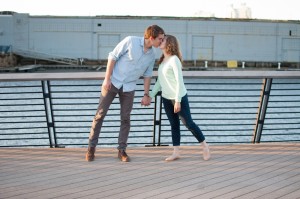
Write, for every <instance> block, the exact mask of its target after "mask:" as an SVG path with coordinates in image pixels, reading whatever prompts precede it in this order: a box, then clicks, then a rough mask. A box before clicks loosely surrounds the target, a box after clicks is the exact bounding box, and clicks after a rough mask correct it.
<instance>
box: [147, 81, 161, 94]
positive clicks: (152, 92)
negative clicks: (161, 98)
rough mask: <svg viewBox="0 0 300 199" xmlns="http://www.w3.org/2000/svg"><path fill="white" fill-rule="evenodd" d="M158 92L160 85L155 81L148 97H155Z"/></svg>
mask: <svg viewBox="0 0 300 199" xmlns="http://www.w3.org/2000/svg"><path fill="white" fill-rule="evenodd" d="M159 91H161V85H160V83H159V79H157V81H156V82H155V84H154V86H153V88H152V90H151V92H150V93H149V96H150V97H151V98H154V97H155V95H156V94H157V93H158V92H159Z"/></svg>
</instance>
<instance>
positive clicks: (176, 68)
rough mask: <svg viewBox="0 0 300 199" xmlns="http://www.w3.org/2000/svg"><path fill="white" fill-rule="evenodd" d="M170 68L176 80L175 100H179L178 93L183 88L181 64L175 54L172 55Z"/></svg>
mask: <svg viewBox="0 0 300 199" xmlns="http://www.w3.org/2000/svg"><path fill="white" fill-rule="evenodd" d="M172 68H173V72H174V78H175V80H176V85H175V88H176V91H175V92H176V93H175V102H181V96H180V93H182V90H183V88H184V82H183V75H182V64H181V62H180V60H179V58H178V57H177V56H174V59H173V61H172Z"/></svg>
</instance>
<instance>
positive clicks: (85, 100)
mask: <svg viewBox="0 0 300 199" xmlns="http://www.w3.org/2000/svg"><path fill="white" fill-rule="evenodd" d="M183 73H184V80H185V84H186V87H187V90H188V96H189V102H190V107H191V113H192V117H193V120H194V121H195V122H196V123H197V124H198V125H199V127H200V128H201V130H202V131H203V133H204V135H205V136H206V140H207V141H208V142H209V143H212V144H225V143H230V144H232V143H260V142H291V141H292V142H298V141H300V103H299V102H300V71H184V72H183ZM155 77H156V72H155V74H154V77H153V79H152V86H153V84H154V83H155ZM103 78H104V73H102V72H85V73H8V74H0V94H1V95H0V147H25V146H30V147H68V146H72V147H74V146H77V147H80V146H87V143H88V136H89V131H90V126H91V122H92V119H93V116H94V114H95V111H96V109H97V106H98V101H99V96H100V90H101V89H100V88H101V84H102V80H103ZM142 96H143V80H142V79H141V80H140V81H139V82H138V85H137V89H136V97H135V99H134V107H133V111H132V114H131V131H130V136H129V140H128V144H129V145H131V146H133V145H138V146H141V145H145V146H162V145H170V144H171V143H172V140H171V132H170V125H169V122H168V119H167V117H166V115H165V112H164V109H163V105H162V103H161V96H160V95H157V96H156V97H155V99H153V100H152V104H151V105H150V106H149V107H141V105H140V100H141V98H142ZM118 100H119V99H118V98H116V99H115V100H114V102H113V104H112V105H111V107H110V111H109V112H108V114H107V116H106V118H105V122H104V124H103V128H102V131H101V134H100V139H99V145H100V146H116V143H117V137H118V132H119V124H120V116H119V109H120V107H119V103H118ZM181 134H182V139H181V140H182V141H181V142H182V144H183V145H184V144H189V145H190V144H197V141H196V139H195V138H194V137H193V136H192V134H191V133H190V132H189V131H188V130H187V129H186V128H185V127H184V126H182V127H181Z"/></svg>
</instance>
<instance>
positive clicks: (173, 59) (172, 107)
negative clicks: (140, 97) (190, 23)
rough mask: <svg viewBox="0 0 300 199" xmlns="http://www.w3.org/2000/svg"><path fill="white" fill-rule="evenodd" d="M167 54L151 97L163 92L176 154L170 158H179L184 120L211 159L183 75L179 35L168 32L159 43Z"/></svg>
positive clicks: (207, 156) (205, 158)
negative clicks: (181, 129)
mask: <svg viewBox="0 0 300 199" xmlns="http://www.w3.org/2000/svg"><path fill="white" fill-rule="evenodd" d="M159 48H160V49H161V50H162V52H163V54H162V56H161V57H160V59H159V68H158V79H157V82H156V83H155V85H154V87H153V89H152V91H151V93H150V97H151V98H153V97H155V95H156V94H157V92H158V91H162V102H163V104H164V109H165V112H166V115H167V117H168V119H169V121H170V124H171V131H172V141H173V146H174V151H173V154H172V155H171V156H170V157H168V158H166V161H172V160H176V159H178V158H179V157H180V156H179V146H180V120H179V119H181V121H182V122H183V124H184V125H185V126H186V127H187V128H188V129H189V130H190V131H191V132H192V134H193V135H194V136H195V138H196V139H197V140H198V142H199V143H201V145H202V147H203V159H204V160H208V159H209V158H210V151H209V146H208V144H207V143H206V141H205V137H204V135H203V134H202V131H201V130H200V128H199V127H198V126H197V125H196V124H195V123H194V121H193V119H192V117H191V113H190V107H189V101H188V96H187V90H186V88H185V85H184V82H183V76H182V56H181V52H180V48H179V43H178V41H177V39H176V37H174V36H172V35H166V36H165V38H164V40H163V42H162V43H161V45H160V46H159Z"/></svg>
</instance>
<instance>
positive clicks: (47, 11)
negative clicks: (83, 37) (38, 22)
mask: <svg viewBox="0 0 300 199" xmlns="http://www.w3.org/2000/svg"><path fill="white" fill-rule="evenodd" d="M243 3H244V4H245V5H246V6H247V7H248V8H249V9H250V10H251V18H254V19H271V20H300V12H299V6H298V1H297V0H284V1H282V0H273V1H269V0H210V1H207V0H206V1H204V0H184V1H179V2H175V1H171V0H169V1H168V0H164V1H160V0H151V1H142V0H109V1H108V0H84V1H80V0H77V1H73V2H72V1H69V0H68V1H67V0H0V11H14V12H18V13H28V14H30V15H53V16H96V15H116V16H124V15H125V16H127V15H128V16H176V17H193V16H203V17H209V16H214V17H217V18H229V17H230V12H231V10H232V7H233V8H235V9H238V8H239V7H241V5H242V4H243Z"/></svg>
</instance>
